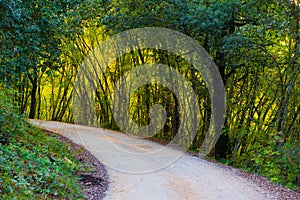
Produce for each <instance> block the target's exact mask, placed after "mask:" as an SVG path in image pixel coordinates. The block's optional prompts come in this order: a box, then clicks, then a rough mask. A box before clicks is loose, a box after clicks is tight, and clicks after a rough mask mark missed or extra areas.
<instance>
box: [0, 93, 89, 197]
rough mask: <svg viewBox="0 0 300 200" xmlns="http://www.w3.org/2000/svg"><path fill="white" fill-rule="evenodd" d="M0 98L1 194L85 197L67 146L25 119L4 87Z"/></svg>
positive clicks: (77, 165)
mask: <svg viewBox="0 0 300 200" xmlns="http://www.w3.org/2000/svg"><path fill="white" fill-rule="evenodd" d="M2 89H3V88H2ZM0 102H1V104H0V198H1V199H45V198H48V199H50V198H64V199H66V198H67V199H73V198H76V199H78V198H82V197H83V196H82V194H81V187H80V186H79V178H77V177H76V176H75V173H76V172H78V171H79V170H80V169H81V165H80V164H79V162H78V161H76V160H75V159H74V156H73V154H72V153H70V151H69V148H68V146H67V145H65V144H62V143H61V142H59V140H58V139H57V138H55V137H49V136H47V135H45V134H44V133H42V132H41V131H39V130H37V129H36V128H34V127H32V126H31V125H30V124H29V123H28V122H26V121H24V119H23V117H21V116H19V115H18V114H16V111H15V105H14V104H13V103H12V101H11V95H10V94H7V93H6V92H5V91H3V90H1V91H0Z"/></svg>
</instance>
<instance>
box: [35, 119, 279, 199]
mask: <svg viewBox="0 0 300 200" xmlns="http://www.w3.org/2000/svg"><path fill="white" fill-rule="evenodd" d="M31 122H32V123H33V124H35V125H38V126H40V127H41V128H44V129H48V130H51V131H54V132H57V133H60V134H62V135H63V136H66V137H68V138H70V139H71V140H73V141H74V142H75V143H77V144H80V145H82V146H84V147H85V148H86V149H88V150H89V151H90V152H91V153H92V154H93V155H94V156H95V157H96V158H98V159H99V160H100V161H101V162H102V163H103V164H104V165H106V166H107V170H108V173H109V177H110V180H109V181H110V186H109V189H108V191H107V194H106V197H105V199H112V200H165V199H172V200H177V199H178V200H185V199H187V200H201V199H203V200H217V199H218V200H220V199H224V200H248V199H249V200H250V199H251V200H252V199H254V200H268V199H274V198H273V197H271V196H270V195H268V192H267V191H264V190H263V189H262V188H260V187H258V186H256V185H255V184H254V183H253V182H251V181H249V180H246V179H244V178H243V177H240V176H238V175H236V174H235V173H234V172H233V171H232V170H230V169H229V168H225V167H222V166H220V165H217V164H213V163H210V162H208V161H205V160H203V159H200V158H198V157H193V156H190V155H187V154H183V153H182V152H180V151H177V150H174V149H171V148H168V147H164V146H162V145H159V144H157V143H153V142H150V141H148V140H142V139H139V138H136V137H133V136H130V135H126V134H121V133H118V132H113V131H108V130H105V129H101V128H95V127H87V126H80V125H73V124H66V123H59V122H50V121H38V120H32V121H31Z"/></svg>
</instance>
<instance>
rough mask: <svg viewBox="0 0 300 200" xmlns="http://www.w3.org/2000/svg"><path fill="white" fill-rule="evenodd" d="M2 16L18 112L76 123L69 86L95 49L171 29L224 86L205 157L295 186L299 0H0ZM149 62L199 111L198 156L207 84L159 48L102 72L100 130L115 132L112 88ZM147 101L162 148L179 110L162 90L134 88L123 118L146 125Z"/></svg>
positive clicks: (1, 50) (298, 167)
mask: <svg viewBox="0 0 300 200" xmlns="http://www.w3.org/2000/svg"><path fill="white" fill-rule="evenodd" d="M0 13H1V20H0V27H1V29H0V63H1V64H0V87H1V90H7V91H8V90H9V91H10V92H11V93H12V98H13V102H14V103H15V105H16V108H17V111H18V113H19V114H20V115H23V116H25V117H27V118H31V119H42V120H53V121H62V122H70V123H74V117H73V104H72V97H73V92H74V90H73V89H74V81H75V78H76V75H77V73H78V72H79V71H80V68H81V65H82V63H83V61H84V59H85V58H86V57H87V56H88V55H89V53H90V52H91V51H92V50H93V49H95V48H96V47H97V46H98V45H99V44H100V43H101V42H102V41H104V40H106V39H108V38H110V37H112V36H114V35H115V34H118V33H121V32H124V31H127V30H131V29H135V28H143V27H163V28H167V29H171V30H174V31H178V32H180V33H182V34H184V35H187V36H189V37H190V38H192V39H193V40H195V41H196V42H197V43H198V44H200V45H201V46H202V47H203V48H204V49H205V50H206V51H207V52H208V54H209V55H210V56H211V57H212V59H213V61H214V63H215V64H216V66H217V67H218V70H219V72H220V75H221V77H222V81H223V83H224V86H225V91H226V106H227V109H226V116H225V123H224V126H223V128H222V134H221V136H220V138H219V140H218V142H217V144H216V146H215V148H214V149H213V150H212V151H211V152H210V153H209V155H208V157H209V158H210V159H216V160H218V161H219V162H222V163H225V164H228V165H231V166H234V167H237V168H242V169H244V170H246V171H248V172H254V173H257V174H260V175H262V176H264V177H267V178H269V179H270V180H271V181H273V182H275V183H278V184H282V185H285V186H286V187H288V188H291V189H294V190H297V189H298V190H299V187H300V114H299V113H300V104H299V99H300V56H299V55H300V18H299V17H300V2H299V1H298V0H285V1H283V0H268V1H263V0H186V1H183V0H166V1H162V0H140V1H136V0H128V1H122V0H72V1H70V0H26V1H25V0H0ZM151 63H161V64H164V65H167V66H170V67H171V68H173V69H174V70H176V71H177V72H179V73H180V74H181V75H182V76H183V77H184V78H185V79H186V80H187V81H188V82H189V84H190V85H191V87H192V88H193V91H194V92H195V94H196V101H197V102H198V104H199V107H200V108H201V109H200V113H199V116H198V117H199V124H198V129H197V135H196V137H195V138H194V140H193V141H192V142H191V144H190V147H189V150H190V151H194V152H198V151H199V149H200V148H201V144H202V142H203V139H204V137H205V134H206V132H207V130H208V129H209V124H210V116H211V112H212V111H211V104H210V101H211V100H210V94H209V91H208V88H207V86H206V83H205V81H204V80H203V77H202V76H201V73H199V72H197V71H196V69H195V68H194V67H193V65H191V64H190V63H188V62H186V61H185V60H184V59H183V58H182V57H180V56H178V55H174V54H173V53H170V52H166V51H164V50H161V49H159V48H152V49H149V48H145V49H140V50H138V51H133V52H130V53H128V54H125V55H122V56H120V57H118V58H117V59H116V60H115V62H114V63H113V64H111V65H109V66H107V68H106V70H105V71H104V72H103V74H102V76H101V77H100V78H99V81H98V85H97V89H96V95H95V105H94V106H95V109H96V113H95V114H96V118H97V122H98V124H99V125H100V126H101V127H104V128H108V129H114V130H120V128H119V127H118V125H117V124H116V122H115V120H114V118H113V111H112V108H111V104H112V97H111V94H112V89H113V88H114V87H115V85H116V84H117V82H118V80H119V79H120V78H122V76H123V75H124V74H125V73H126V72H128V71H130V70H133V69H134V68H135V67H137V66H139V65H142V64H151ZM1 103H2V102H1ZM154 104H160V105H161V106H162V107H163V108H164V109H165V111H166V114H167V118H166V123H165V124H164V126H163V128H162V129H161V130H160V131H159V132H158V133H157V134H156V135H154V138H156V139H157V140H160V141H163V142H166V143H168V142H170V141H172V139H173V138H174V137H175V135H176V133H177V131H178V125H179V123H180V120H181V119H180V112H182V111H180V105H179V101H178V100H177V99H176V96H175V94H174V93H173V92H172V91H171V90H169V89H168V88H167V87H163V86H162V85H160V84H155V83H153V84H145V85H143V86H142V87H140V88H139V89H138V90H136V91H135V92H134V94H133V95H132V96H131V98H130V116H131V118H132V120H133V121H135V122H136V123H137V124H138V125H140V126H143V125H147V124H149V112H150V108H151V106H152V105H154ZM184 112H185V113H184V114H185V115H190V113H192V112H193V111H189V110H185V111H184ZM0 121H1V120H0Z"/></svg>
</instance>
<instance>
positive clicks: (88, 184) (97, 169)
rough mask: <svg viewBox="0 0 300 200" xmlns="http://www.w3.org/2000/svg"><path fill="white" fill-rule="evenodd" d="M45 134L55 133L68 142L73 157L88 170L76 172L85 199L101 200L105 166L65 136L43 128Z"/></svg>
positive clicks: (107, 183)
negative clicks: (73, 154) (73, 153)
mask: <svg viewBox="0 0 300 200" xmlns="http://www.w3.org/2000/svg"><path fill="white" fill-rule="evenodd" d="M41 130H42V131H43V132H45V133H46V134H47V135H53V134H54V135H55V136H56V137H57V138H58V139H59V140H60V141H62V142H64V143H68V144H69V146H70V148H71V149H70V150H71V151H72V152H80V153H75V158H76V159H77V160H78V161H79V162H81V164H82V165H83V166H85V169H84V171H85V170H86V168H88V170H86V171H88V172H80V173H79V174H77V175H78V176H79V177H80V182H81V185H82V188H83V194H84V196H85V199H89V200H102V199H104V197H105V192H106V191H107V189H108V185H109V182H108V179H109V178H108V173H107V171H106V169H105V166H104V165H103V164H102V163H101V162H100V161H99V160H98V159H97V158H95V156H93V155H92V154H91V153H90V152H89V151H87V150H86V149H85V148H83V147H81V146H80V145H78V144H75V143H74V142H72V141H71V140H70V139H68V138H67V137H64V136H62V135H60V134H58V133H54V132H51V131H49V130H43V129H41Z"/></svg>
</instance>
